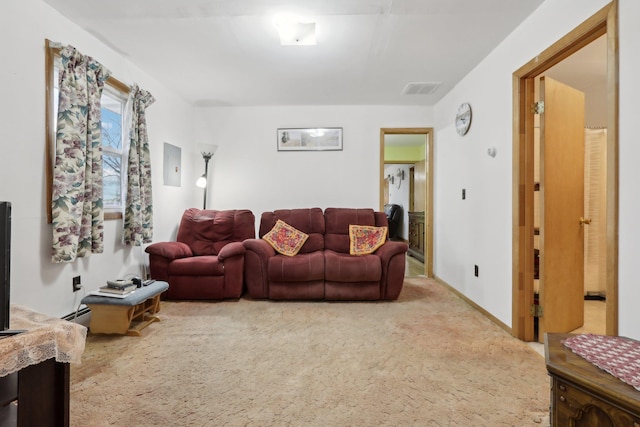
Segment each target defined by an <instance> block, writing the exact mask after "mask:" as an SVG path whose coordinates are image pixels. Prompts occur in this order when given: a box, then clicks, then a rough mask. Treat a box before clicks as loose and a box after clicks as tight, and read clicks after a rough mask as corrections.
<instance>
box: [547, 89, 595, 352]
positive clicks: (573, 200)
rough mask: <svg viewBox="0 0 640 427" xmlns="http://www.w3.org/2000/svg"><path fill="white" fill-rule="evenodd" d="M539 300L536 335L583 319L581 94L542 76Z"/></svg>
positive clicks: (573, 325) (573, 326)
mask: <svg viewBox="0 0 640 427" xmlns="http://www.w3.org/2000/svg"><path fill="white" fill-rule="evenodd" d="M540 100H541V101H543V102H544V112H543V113H542V114H541V117H540V158H541V164H540V209H541V210H540V244H541V251H540V288H539V290H540V305H541V306H542V309H543V314H542V316H541V317H540V318H539V321H538V326H539V329H538V339H539V340H540V341H541V342H542V340H544V334H545V332H562V333H564V332H570V331H572V330H574V329H577V328H579V327H580V326H582V324H583V323H584V233H583V229H584V227H585V224H584V222H583V221H582V220H581V218H582V217H583V216H584V126H585V120H584V108H585V107H584V105H585V98H584V94H583V93H582V92H580V91H578V90H576V89H574V88H572V87H570V86H567V85H565V84H562V83H560V82H558V81H555V80H553V79H551V78H549V77H542V78H541V79H540Z"/></svg>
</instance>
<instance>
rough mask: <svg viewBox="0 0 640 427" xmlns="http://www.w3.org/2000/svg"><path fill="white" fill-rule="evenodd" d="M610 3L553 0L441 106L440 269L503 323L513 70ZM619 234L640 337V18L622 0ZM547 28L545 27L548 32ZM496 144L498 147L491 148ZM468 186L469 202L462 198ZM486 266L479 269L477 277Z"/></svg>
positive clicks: (625, 318)
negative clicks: (460, 123) (462, 124)
mask: <svg viewBox="0 0 640 427" xmlns="http://www.w3.org/2000/svg"><path fill="white" fill-rule="evenodd" d="M607 3H608V1H606V0H565V1H562V2H558V1H553V0H547V1H546V2H545V3H543V4H542V5H541V6H540V7H539V8H538V9H537V10H536V11H535V12H534V13H533V14H532V15H531V16H530V17H529V18H528V19H527V20H526V21H525V22H524V23H523V24H522V25H520V26H519V27H518V28H517V29H516V30H515V31H514V32H513V33H512V34H511V35H510V36H509V37H507V38H506V39H505V40H504V41H503V42H502V44H501V45H500V46H498V47H497V48H496V49H495V50H494V51H493V52H492V53H491V54H490V55H488V56H487V58H485V59H484V60H483V62H482V63H481V64H480V65H478V66H477V67H476V68H475V69H474V70H473V71H472V72H471V73H470V74H469V75H468V76H466V77H465V79H463V80H462V81H461V82H460V84H458V85H457V86H456V87H455V88H454V90H452V91H451V92H450V93H449V94H447V96H446V97H445V98H443V99H442V100H441V101H440V102H439V103H438V104H437V106H436V116H435V128H436V136H435V142H436V146H435V165H436V166H435V168H436V182H435V186H436V189H435V209H436V212H435V232H434V234H435V249H434V253H435V257H436V259H435V265H434V270H435V272H436V275H437V276H439V277H440V278H442V279H443V280H445V281H446V282H447V283H449V284H451V285H452V286H454V287H456V288H457V289H458V290H459V291H460V292H462V293H463V294H465V295H466V296H468V297H469V298H471V299H472V300H473V301H475V302H476V303H477V304H479V305H480V306H482V307H483V308H484V309H486V310H487V311H489V312H490V313H492V314H493V315H494V316H496V317H497V318H498V319H500V320H501V321H502V322H504V323H505V324H507V325H511V258H512V257H511V250H512V245H511V236H512V221H511V210H512V196H511V190H512V189H511V186H512V154H513V153H512V121H511V116H512V90H513V88H512V73H513V72H514V71H515V70H517V69H518V68H520V67H521V66H522V65H524V64H525V63H527V62H528V61H529V60H531V59H533V58H534V57H535V56H536V55H537V54H539V53H540V52H542V51H543V50H545V49H546V48H547V47H548V46H550V45H552V44H553V43H555V42H556V41H557V40H558V39H560V38H561V37H563V36H564V35H565V34H567V33H569V32H570V31H571V30H572V29H573V28H575V27H576V26H578V25H579V24H581V23H582V22H583V21H585V20H586V19H587V18H589V17H590V16H591V15H593V14H594V13H595V12H597V11H598V10H600V9H601V8H602V7H604V6H605V5H606V4H607ZM619 6H620V7H619V17H620V42H619V43H620V79H619V81H620V125H619V126H620V127H619V129H620V193H619V194H620V232H619V292H620V298H619V316H620V322H619V331H620V334H621V335H627V336H632V337H634V338H640V312H639V311H638V310H637V302H638V301H640V286H638V285H637V277H638V273H637V271H636V269H635V268H634V264H637V255H638V253H639V251H638V245H637V241H638V240H639V237H640V225H638V221H637V218H638V216H639V215H640V196H639V195H638V191H637V188H635V187H636V184H637V183H638V182H640V171H639V170H638V168H637V159H638V158H640V147H638V143H637V131H636V130H635V129H633V126H634V125H633V124H634V123H635V121H636V120H635V119H634V116H635V115H636V114H637V113H638V111H639V109H638V107H637V105H636V103H635V101H636V100H637V99H638V96H639V95H640V93H639V92H640V91H639V85H638V83H637V76H638V75H639V72H638V71H639V69H640V66H639V64H640V60H639V59H638V57H637V52H638V51H639V48H640V40H639V39H640V30H639V29H638V26H637V25H636V24H635V23H634V19H633V17H637V16H640V5H639V4H638V2H636V1H634V0H620V2H619ZM540 28H544V31H540ZM462 102H470V103H471V105H472V107H473V122H472V125H471V130H470V131H469V133H468V134H467V135H466V136H464V137H460V136H458V135H457V134H456V133H455V129H454V127H453V117H454V116H455V112H456V109H457V106H458V105H459V104H460V103H462ZM490 146H495V147H497V150H498V154H497V156H496V157H495V158H491V157H489V156H488V155H487V154H486V150H487V148H488V147H490ZM462 188H466V189H467V200H466V201H463V200H461V197H460V191H461V189H462ZM474 264H478V265H479V267H480V275H479V277H478V278H476V277H474V275H473V266H474Z"/></svg>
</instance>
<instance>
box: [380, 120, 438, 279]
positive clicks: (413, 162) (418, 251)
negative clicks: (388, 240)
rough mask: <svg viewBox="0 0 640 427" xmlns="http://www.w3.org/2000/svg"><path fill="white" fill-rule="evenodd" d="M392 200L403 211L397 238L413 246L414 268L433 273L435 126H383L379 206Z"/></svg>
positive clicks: (411, 262)
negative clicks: (433, 127)
mask: <svg viewBox="0 0 640 427" xmlns="http://www.w3.org/2000/svg"><path fill="white" fill-rule="evenodd" d="M416 141H418V142H416ZM389 202H392V204H399V205H401V208H402V211H403V212H402V225H401V226H400V227H399V232H398V233H397V236H396V237H395V238H397V239H401V240H404V241H407V243H408V244H409V247H410V250H412V253H410V255H409V256H408V257H407V258H408V263H410V264H411V267H412V268H411V271H412V272H415V271H416V269H418V270H421V272H420V275H425V276H427V277H433V226H432V224H433V129H431V128H384V129H381V130H380V210H384V209H385V205H386V204H388V203H389ZM393 202H395V203H393ZM409 269H410V268H409V267H408V271H409ZM412 274H413V273H412Z"/></svg>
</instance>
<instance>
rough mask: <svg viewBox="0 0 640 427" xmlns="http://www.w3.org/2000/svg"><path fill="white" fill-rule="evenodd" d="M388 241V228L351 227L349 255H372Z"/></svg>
mask: <svg viewBox="0 0 640 427" xmlns="http://www.w3.org/2000/svg"><path fill="white" fill-rule="evenodd" d="M386 240H387V227H373V226H370V225H349V253H350V254H351V255H366V254H372V253H373V252H375V250H376V249H378V248H379V247H380V246H382V245H384V242H386Z"/></svg>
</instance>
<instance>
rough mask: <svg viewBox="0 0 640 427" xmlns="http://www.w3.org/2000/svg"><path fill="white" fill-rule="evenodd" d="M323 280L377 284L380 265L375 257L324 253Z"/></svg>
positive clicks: (380, 275) (380, 273)
mask: <svg viewBox="0 0 640 427" xmlns="http://www.w3.org/2000/svg"><path fill="white" fill-rule="evenodd" d="M324 262H325V280H327V281H330V282H376V281H377V282H379V281H380V280H381V279H382V263H381V262H380V258H379V257H378V256H376V255H362V256H352V255H349V254H342V253H338V252H334V251H331V250H326V251H324Z"/></svg>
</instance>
